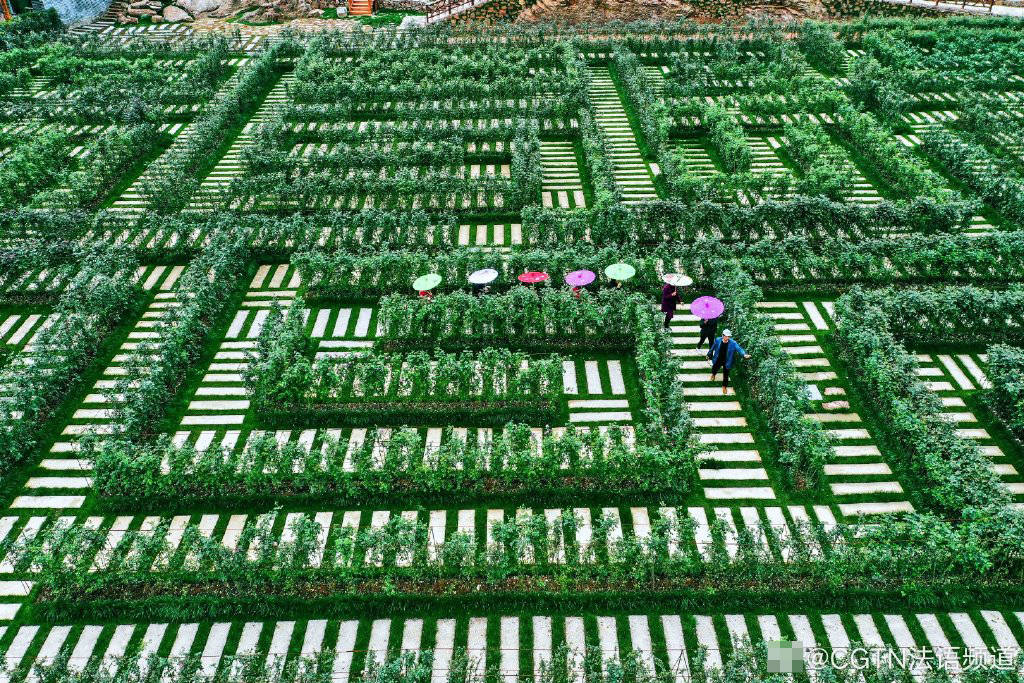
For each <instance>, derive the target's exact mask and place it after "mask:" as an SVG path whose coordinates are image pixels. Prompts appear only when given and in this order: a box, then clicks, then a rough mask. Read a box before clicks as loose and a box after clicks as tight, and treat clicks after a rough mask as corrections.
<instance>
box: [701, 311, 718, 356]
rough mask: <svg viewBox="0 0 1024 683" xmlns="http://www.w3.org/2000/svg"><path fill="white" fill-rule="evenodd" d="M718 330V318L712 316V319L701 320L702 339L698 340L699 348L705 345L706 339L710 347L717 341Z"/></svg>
mask: <svg viewBox="0 0 1024 683" xmlns="http://www.w3.org/2000/svg"><path fill="white" fill-rule="evenodd" d="M717 331H718V318H711V319H710V320H701V321H700V341H698V342H697V348H698V349H699V348H700V347H702V346H704V341H705V340H707V342H708V348H709V349H710V348H711V345H712V344H714V343H715V332H717Z"/></svg>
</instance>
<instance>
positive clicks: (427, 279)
mask: <svg viewBox="0 0 1024 683" xmlns="http://www.w3.org/2000/svg"><path fill="white" fill-rule="evenodd" d="M439 284H441V276H440V275H438V274H437V273H430V274H429V275H420V276H419V277H418V278H416V280H415V281H414V282H413V283H412V288H413V289H415V290H416V291H418V292H427V291H430V290H431V289H433V288H434V287H437V286H438V285H439Z"/></svg>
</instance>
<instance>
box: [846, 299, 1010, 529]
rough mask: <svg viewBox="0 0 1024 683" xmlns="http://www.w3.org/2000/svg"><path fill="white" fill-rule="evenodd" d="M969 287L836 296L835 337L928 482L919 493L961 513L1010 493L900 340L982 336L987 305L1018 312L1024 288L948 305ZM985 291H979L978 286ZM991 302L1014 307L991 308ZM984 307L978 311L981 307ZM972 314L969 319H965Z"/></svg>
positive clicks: (899, 450)
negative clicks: (948, 414) (962, 433)
mask: <svg viewBox="0 0 1024 683" xmlns="http://www.w3.org/2000/svg"><path fill="white" fill-rule="evenodd" d="M969 291H970V290H969V289H946V290H937V291H934V292H933V291H929V290H921V291H912V290H893V289H882V290H874V291H865V290H863V289H861V288H859V287H855V288H854V289H853V290H852V291H851V292H850V293H848V294H845V295H844V296H842V297H840V298H839V300H838V301H837V302H836V313H837V316H838V318H839V321H840V324H839V325H838V326H837V327H836V335H835V338H836V341H837V343H838V345H839V349H840V353H841V354H842V357H843V359H844V360H845V361H846V363H847V364H848V366H849V369H850V376H851V377H853V378H854V381H855V383H856V384H857V385H858V386H859V387H860V388H861V390H862V391H863V392H864V394H865V397H866V398H867V399H868V401H869V402H870V403H871V405H872V406H873V407H874V410H875V411H876V416H877V418H878V419H879V421H880V422H881V423H882V424H884V425H885V426H886V429H887V432H888V435H889V437H890V438H891V439H892V441H893V442H894V446H895V447H894V448H893V449H891V451H892V452H893V453H894V454H895V457H896V458H898V461H899V463H900V465H901V466H902V467H903V468H904V469H905V470H907V471H908V472H910V473H911V474H912V475H914V476H915V477H916V478H918V479H919V480H920V481H922V482H924V484H925V485H924V486H922V487H920V488H919V489H918V491H917V493H918V495H919V496H920V498H921V499H922V500H923V501H924V502H925V503H926V504H927V505H928V506H929V507H930V508H932V509H934V510H937V511H940V512H942V513H943V514H946V515H949V516H951V517H958V516H960V515H961V514H962V511H963V510H964V509H965V508H968V507H981V506H986V505H990V506H1006V505H1007V504H1008V502H1009V500H1010V494H1009V492H1008V491H1007V490H1006V488H1005V487H1003V485H1002V484H1001V483H1000V481H999V477H998V475H996V474H995V473H994V472H993V471H992V468H991V466H990V463H989V461H988V459H987V458H986V457H985V456H984V455H983V454H982V453H981V450H980V449H979V448H978V446H977V445H976V444H974V442H972V441H969V440H966V439H963V438H961V437H959V436H958V435H957V433H956V426H955V425H954V424H952V423H951V422H949V420H947V419H946V418H945V417H944V416H943V410H942V403H941V401H940V400H939V398H938V396H937V395H936V394H935V393H934V392H933V391H931V390H930V389H929V388H928V387H927V386H925V384H924V383H923V382H922V381H921V380H920V379H919V378H918V376H917V374H916V372H915V370H916V369H917V361H916V360H915V358H914V355H913V354H911V353H910V352H908V351H907V349H906V348H905V347H904V346H903V341H904V340H908V341H911V342H915V341H917V342H921V341H925V342H931V343H936V342H938V341H941V342H943V343H955V342H957V341H959V340H960V339H963V338H965V337H970V338H972V341H974V342H975V343H976V342H977V341H978V339H979V338H984V337H985V335H986V334H987V332H986V331H985V326H984V321H983V320H979V318H978V317H976V314H978V313H980V312H983V311H986V312H988V313H989V314H991V315H998V316H1000V317H1001V318H1002V317H1003V315H1004V313H1007V312H1008V313H1010V314H1011V315H1012V314H1014V313H1015V312H1016V314H1017V315H1020V313H1021V312H1022V311H1024V309H1021V308H1019V306H1020V301H1021V300H1022V298H1024V294H1017V295H1015V296H1013V301H1012V302H1010V301H1006V300H1004V299H1002V297H1000V296H998V295H997V294H996V293H993V292H985V294H988V295H989V298H983V297H974V298H973V299H972V301H973V303H976V304H978V305H979V306H978V307H977V308H972V307H969V306H964V307H962V308H959V309H958V308H955V307H954V308H952V309H950V308H948V307H947V304H949V303H955V302H959V301H963V300H964V299H963V298H962V294H964V293H965V292H969ZM975 291H976V292H977V293H978V294H982V291H981V290H975ZM989 300H992V301H993V304H995V303H996V302H998V303H1001V304H1004V305H1008V304H1011V303H1013V304H1016V306H1017V307H1018V308H1017V310H1016V311H1014V308H1010V309H1009V310H1008V311H1007V310H999V309H996V308H995V307H994V306H993V307H991V308H990V307H989V306H987V303H988V301H989ZM979 309H980V310H979ZM968 319H970V324H969V325H968V324H967V320H968Z"/></svg>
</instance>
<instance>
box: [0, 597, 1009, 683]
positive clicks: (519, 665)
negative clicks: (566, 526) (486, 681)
mask: <svg viewBox="0 0 1024 683" xmlns="http://www.w3.org/2000/svg"><path fill="white" fill-rule="evenodd" d="M1022 624H1024V613H1022V612H1016V613H1014V612H1003V611H996V610H979V611H972V612H951V613H928V612H924V613H917V614H899V613H887V614H869V613H854V614H850V613H843V614H839V613H827V612H826V613H822V614H800V613H793V614H786V613H769V614H735V613H734V614H710V613H704V614H689V613H687V614H678V613H675V614H673V613H667V614H659V613H653V614H642V613H641V614H617V615H615V614H605V615H602V614H600V613H599V614H597V615H586V616H584V615H580V616H574V615H568V616H563V615H557V616H556V615H543V614H542V615H534V614H517V615H480V616H474V615H472V614H470V615H458V616H454V617H440V618H439V617H436V616H429V617H424V616H420V615H415V614H413V615H408V616H396V617H393V618H381V619H317V618H309V619H299V620H295V621H290V620H289V621H266V622H264V621H235V622H230V621H225V622H216V623H209V622H206V623H200V622H190V623H181V624H177V623H172V624H167V623H154V624H145V623H142V624H136V623H122V624H108V625H93V624H85V625H80V624H75V625H60V624H58V625H24V626H20V627H16V628H13V627H12V628H5V627H0V649H2V651H3V661H4V662H5V663H6V665H7V666H8V667H12V668H13V667H17V666H19V665H21V666H26V667H27V666H30V665H46V664H48V663H52V662H53V661H55V660H56V659H57V658H58V657H60V656H66V657H68V666H69V667H70V668H72V669H75V670H81V669H84V668H85V667H86V666H87V665H89V664H93V663H95V664H100V665H101V666H102V667H103V668H104V669H105V670H106V671H115V670H118V669H126V668H127V667H128V666H130V665H131V664H132V663H135V662H138V663H139V664H140V665H141V666H143V667H145V666H146V662H145V659H146V657H148V656H149V655H151V654H154V653H155V654H158V655H160V656H163V657H168V658H169V659H170V660H171V667H172V668H176V667H180V666H182V665H183V663H184V662H183V660H184V658H185V657H188V656H193V657H198V658H199V665H200V667H201V668H200V671H201V672H202V673H203V674H205V675H207V676H213V675H214V674H215V673H216V672H217V671H218V670H220V669H226V668H229V667H230V668H232V669H233V670H235V671H240V664H241V663H240V662H235V661H233V660H235V658H237V657H240V656H241V657H253V658H257V659H259V660H263V659H264V658H266V661H267V663H268V664H270V665H271V666H274V667H282V666H284V665H285V663H286V662H287V661H289V660H292V661H294V660H301V659H305V660H306V661H305V662H304V664H306V665H315V664H313V663H312V661H311V660H312V659H313V658H317V657H319V658H321V660H320V661H321V662H322V664H321V665H323V666H326V667H328V671H330V673H331V675H332V680H333V681H335V683H348V681H350V680H354V679H356V678H358V677H359V675H360V674H361V673H362V672H364V671H365V669H366V668H367V667H368V665H369V662H371V661H378V662H379V661H381V660H383V659H384V658H385V657H388V656H395V655H397V654H399V653H417V652H420V651H422V650H424V649H431V650H433V651H434V653H435V655H434V658H433V660H432V662H431V664H430V667H431V681H433V682H434V683H445V682H446V681H448V680H462V679H464V680H470V681H480V680H483V678H484V674H485V672H486V671H488V670H494V671H495V673H496V674H497V675H498V677H499V679H500V680H502V681H505V682H506V683H513V682H514V681H516V680H521V677H527V678H528V677H530V676H531V675H533V676H539V675H540V671H541V670H542V669H543V668H547V667H552V666H553V667H555V669H556V670H562V671H564V672H565V673H566V674H567V680H568V681H571V682H572V683H583V681H584V680H585V673H584V653H585V652H586V651H587V650H593V651H595V653H596V654H598V655H599V659H600V660H601V661H602V662H603V663H606V662H609V661H619V660H621V659H622V658H623V657H625V656H628V655H632V656H636V658H637V660H638V662H639V663H640V664H641V665H643V666H645V667H649V668H650V669H653V668H654V667H655V661H657V662H659V663H661V664H663V665H666V666H667V667H668V669H669V673H670V674H674V676H675V680H676V681H679V682H680V683H682V682H685V681H688V680H690V678H691V670H692V667H694V666H695V665H696V662H697V661H699V660H700V658H701V656H700V655H699V654H698V650H703V661H704V666H705V667H706V668H707V669H710V670H719V669H721V668H722V666H723V662H724V660H725V659H726V658H727V657H728V656H729V655H730V654H731V652H732V651H733V650H734V649H735V648H736V647H737V646H740V645H742V644H745V643H749V642H752V641H772V640H779V639H781V638H789V639H793V640H796V641H799V642H800V643H801V644H802V645H803V648H804V651H805V655H804V656H805V660H806V661H807V663H808V664H810V662H811V661H812V659H811V654H810V652H811V651H813V650H816V649H818V648H820V649H822V650H824V651H826V652H836V651H838V652H839V653H840V654H841V653H843V652H845V651H848V649H849V648H850V647H851V644H853V643H859V644H862V645H864V646H865V647H867V648H869V650H877V651H879V652H880V653H882V654H883V655H884V653H885V651H886V650H888V649H891V650H892V652H894V653H901V652H902V653H903V654H904V655H907V656H909V658H910V659H911V660H913V659H914V655H915V654H917V655H918V656H920V654H919V653H921V652H922V651H923V649H924V648H928V649H930V650H931V653H930V659H931V663H932V664H933V665H937V663H936V659H937V658H941V659H942V662H943V666H945V667H947V668H948V670H949V671H950V673H953V674H957V673H960V672H961V671H963V669H964V668H965V667H966V666H968V665H969V662H970V661H972V659H974V660H976V658H977V657H978V656H987V657H994V656H995V655H994V654H993V653H994V652H998V651H1000V650H1001V651H1003V652H1005V653H1007V654H1009V655H1010V656H1011V657H1012V655H1013V654H1014V653H1016V652H1019V650H1020V642H1021V628H1022ZM456 652H458V653H460V654H461V655H464V658H463V657H461V656H459V657H457V656H455V653H456ZM556 656H557V657H559V659H557V660H556V659H555V657H556ZM561 658H564V659H561ZM456 666H464V667H466V669H465V670H464V671H463V670H458V671H456V670H454V667H456ZM923 666H924V665H923V663H922V662H920V661H918V662H916V663H912V667H913V670H914V672H915V675H920V674H923V672H924V668H923ZM449 677H452V678H451V679H450V678H449ZM0 680H2V681H4V682H5V683H6V681H9V680H10V677H9V676H8V675H7V674H6V673H5V674H0Z"/></svg>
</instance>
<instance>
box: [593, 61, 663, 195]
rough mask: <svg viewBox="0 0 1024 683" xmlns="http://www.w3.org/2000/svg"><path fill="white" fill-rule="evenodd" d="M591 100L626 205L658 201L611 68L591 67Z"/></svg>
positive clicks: (656, 192)
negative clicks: (613, 79)
mask: <svg viewBox="0 0 1024 683" xmlns="http://www.w3.org/2000/svg"><path fill="white" fill-rule="evenodd" d="M588 71H589V73H590V85H589V87H588V97H589V98H590V102H591V104H592V105H593V107H594V113H595V122H596V123H597V126H598V128H600V130H601V132H602V133H604V136H605V138H606V139H607V140H608V152H609V155H610V156H611V162H612V176H613V177H614V179H615V184H616V185H618V186H619V189H620V190H621V191H622V199H623V201H624V202H625V203H627V204H629V203H636V202H641V201H645V200H650V199H657V198H658V191H657V190H656V189H655V187H654V181H653V179H652V176H651V169H650V168H649V166H648V165H647V162H645V161H644V158H643V155H642V154H641V153H640V148H639V147H638V146H637V141H636V135H635V134H634V132H633V129H632V128H631V127H630V124H629V117H628V116H627V115H626V110H625V108H624V107H623V105H622V100H621V99H620V98H619V94H618V92H617V91H616V89H615V83H614V82H613V81H612V75H611V72H610V71H608V67H604V66H599V67H598V66H592V67H589V69H588Z"/></svg>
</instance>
